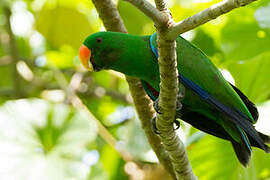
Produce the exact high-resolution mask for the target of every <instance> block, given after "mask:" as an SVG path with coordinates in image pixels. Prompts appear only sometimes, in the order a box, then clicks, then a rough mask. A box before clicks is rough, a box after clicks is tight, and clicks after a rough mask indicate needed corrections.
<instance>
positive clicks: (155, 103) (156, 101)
mask: <svg viewBox="0 0 270 180" xmlns="http://www.w3.org/2000/svg"><path fill="white" fill-rule="evenodd" d="M158 102H159V98H157V99H156V100H155V101H154V105H153V107H154V109H155V111H156V113H158V114H162V113H161V112H160V110H159V106H158Z"/></svg>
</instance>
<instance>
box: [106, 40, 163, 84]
mask: <svg viewBox="0 0 270 180" xmlns="http://www.w3.org/2000/svg"><path fill="white" fill-rule="evenodd" d="M138 37H139V36H135V38H137V39H136V40H133V41H131V42H130V43H129V45H128V47H126V48H125V49H122V55H121V57H120V58H119V59H118V60H117V61H115V63H114V64H112V66H111V67H110V68H111V69H113V70H115V71H119V72H122V73H124V74H126V75H129V76H133V77H138V78H140V79H142V80H145V81H147V82H149V83H150V84H151V85H152V86H153V87H154V88H155V89H159V69H158V61H157V59H156V57H155V55H154V54H153V52H152V50H151V47H150V44H149V38H150V37H149V36H144V37H139V39H138ZM141 61H143V63H142V62H141Z"/></svg>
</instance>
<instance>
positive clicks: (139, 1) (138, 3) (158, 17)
mask: <svg viewBox="0 0 270 180" xmlns="http://www.w3.org/2000/svg"><path fill="white" fill-rule="evenodd" d="M125 1H127V2H129V3H131V4H133V5H134V6H135V7H137V8H138V9H140V10H141V11H142V12H143V13H144V14H145V15H146V16H148V17H149V18H150V19H152V21H153V22H154V23H155V24H156V25H161V24H166V23H167V21H168V18H167V17H165V16H164V15H163V14H162V13H160V11H159V10H157V9H156V8H155V7H154V6H153V5H152V4H150V3H149V2H148V1H146V0H125Z"/></svg>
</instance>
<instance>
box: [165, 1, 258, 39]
mask: <svg viewBox="0 0 270 180" xmlns="http://www.w3.org/2000/svg"><path fill="white" fill-rule="evenodd" d="M254 1H257V0H224V1H222V2H220V3H217V4H214V5H212V6H211V7H209V8H207V9H205V10H203V11H201V12H199V13H197V14H195V15H193V16H191V17H189V18H187V19H185V20H183V21H180V22H179V23H177V24H175V25H174V26H172V28H171V30H170V32H169V38H170V39H175V38H176V37H177V36H179V35H180V34H182V33H184V32H187V31H189V30H191V29H194V28H196V27H198V26H200V25H202V24H205V23H207V22H208V21H211V20H213V19H216V18H217V17H219V16H221V15H223V14H226V13H228V12H230V11H231V10H233V9H235V8H239V7H242V6H246V5H248V4H250V3H252V2H254Z"/></svg>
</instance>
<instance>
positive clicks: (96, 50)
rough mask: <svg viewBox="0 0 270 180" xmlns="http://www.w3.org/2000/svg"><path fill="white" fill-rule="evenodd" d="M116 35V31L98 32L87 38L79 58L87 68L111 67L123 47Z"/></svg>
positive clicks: (94, 69) (93, 69)
mask: <svg viewBox="0 0 270 180" xmlns="http://www.w3.org/2000/svg"><path fill="white" fill-rule="evenodd" d="M116 35H117V34H116V33H114V32H98V33H95V34H92V35H90V36H88V37H87V38H86V39H85V41H84V42H83V45H82V46H81V47H80V50H79V58H80V61H81V63H82V65H83V66H84V67H85V68H86V69H87V70H89V71H100V70H102V69H111V66H112V65H113V64H114V63H115V61H117V59H119V56H120V54H121V49H122V48H121V44H120V43H119V38H117V37H118V36H116Z"/></svg>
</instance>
